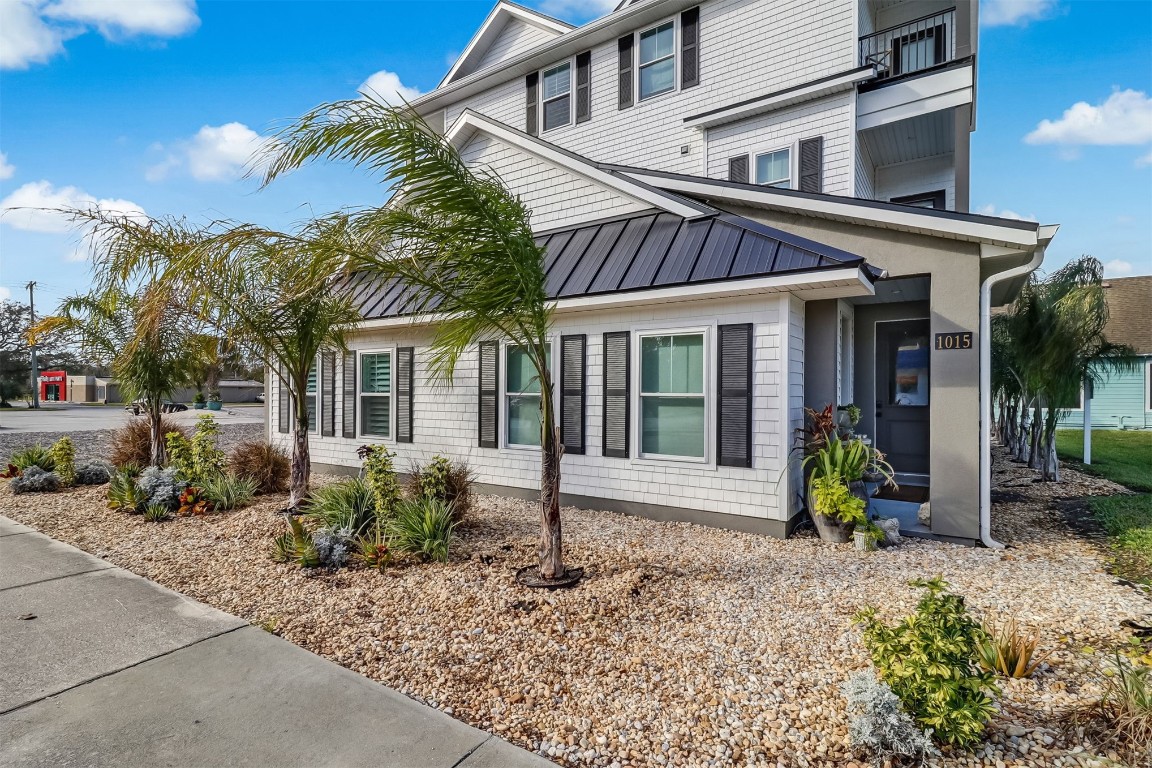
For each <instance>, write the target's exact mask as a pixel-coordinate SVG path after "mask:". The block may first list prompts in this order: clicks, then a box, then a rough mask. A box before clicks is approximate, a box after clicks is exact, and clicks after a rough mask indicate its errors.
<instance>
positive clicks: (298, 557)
mask: <svg viewBox="0 0 1152 768" xmlns="http://www.w3.org/2000/svg"><path fill="white" fill-rule="evenodd" d="M270 554H271V557H272V559H273V560H275V561H276V562H278V563H295V564H296V565H299V566H300V567H301V568H315V567H317V566H318V565H320V553H319V552H317V551H316V544H315V542H313V541H312V536H311V535H310V534H309V533H308V532H307V531H306V530H305V529H304V525H303V524H302V523H301V522H300V521H299V520H297V519H296V518H295V517H289V518H288V530H287V531H285V532H284V533H282V534H280V535H279V536H277V537H276V538H274V539H273V540H272V551H271V553H270Z"/></svg>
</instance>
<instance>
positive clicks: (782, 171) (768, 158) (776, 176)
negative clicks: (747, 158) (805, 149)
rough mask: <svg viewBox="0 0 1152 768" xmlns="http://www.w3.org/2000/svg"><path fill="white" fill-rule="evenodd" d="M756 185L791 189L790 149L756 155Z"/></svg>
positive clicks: (785, 148)
mask: <svg viewBox="0 0 1152 768" xmlns="http://www.w3.org/2000/svg"><path fill="white" fill-rule="evenodd" d="M755 173H756V183H757V184H763V185H764V186H766V187H779V188H781V189H791V188H792V148H791V147H784V148H783V149H774V150H772V151H770V152H762V153H760V154H758V155H756V169H755Z"/></svg>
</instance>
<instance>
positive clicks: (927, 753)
mask: <svg viewBox="0 0 1152 768" xmlns="http://www.w3.org/2000/svg"><path fill="white" fill-rule="evenodd" d="M841 691H842V692H843V693H844V698H846V699H847V700H848V716H849V717H850V718H852V719H851V721H850V722H849V724H848V741H849V743H850V744H851V745H852V747H853V748H855V749H857V750H860V751H862V752H864V753H865V754H867V755H868V756H869V757H870V758H871V760H872V764H873V765H876V766H882V765H884V763H886V762H889V763H897V761H898V760H900V759H902V758H910V759H912V760H916V761H919V762H921V763H922V762H923V760H924V758H926V757H931V756H934V755H938V754H939V752H938V751H937V749H936V747H935V746H933V744H932V739H931V738H930V737H929V736H928V734H926V733H924V731H923V730H921V729H920V728H918V727H916V723H914V722H912V718H911V717H909V715H908V713H907V712H905V711H904V707H903V706H902V705H901V704H900V699H899V698H897V696H896V694H894V693H892V689H891V688H889V687H888V686H887V685H885V684H884V683H882V682H880V681H879V680H877V679H876V675H874V674H873V673H872V672H870V671H867V672H859V673H857V674H855V675H853V676H852V677H850V678H848V682H846V683H845V684H844V686H843V687H842V688H841Z"/></svg>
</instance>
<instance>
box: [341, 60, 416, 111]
mask: <svg viewBox="0 0 1152 768" xmlns="http://www.w3.org/2000/svg"><path fill="white" fill-rule="evenodd" d="M356 90H357V91H359V92H360V94H361V95H363V96H366V97H369V98H371V99H374V100H376V101H382V102H384V103H385V104H390V105H392V106H396V105H398V104H403V103H404V102H405V101H413V100H415V99H416V98H417V97H419V96H420V91H419V89H416V88H412V87H410V86H407V85H404V83H402V82H400V76H399V75H398V74H396V73H395V72H389V71H388V70H386V69H382V70H380V71H379V72H377V73H375V74H373V75H372V76H370V77H369V78H368V79H367V80H365V81H364V82H363V83H361V84H360V87H359V88H357V89H356Z"/></svg>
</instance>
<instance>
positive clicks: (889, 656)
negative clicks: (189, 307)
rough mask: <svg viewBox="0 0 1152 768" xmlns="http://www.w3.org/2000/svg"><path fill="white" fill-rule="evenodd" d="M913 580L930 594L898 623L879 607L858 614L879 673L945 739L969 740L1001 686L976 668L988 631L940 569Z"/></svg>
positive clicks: (980, 730) (976, 737)
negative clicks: (878, 610) (884, 618)
mask: <svg viewBox="0 0 1152 768" xmlns="http://www.w3.org/2000/svg"><path fill="white" fill-rule="evenodd" d="M911 585H912V586H914V587H922V588H924V589H926V590H927V594H925V595H924V596H923V597H922V598H921V599H920V602H919V603H918V604H917V606H916V613H915V614H913V615H911V616H908V617H906V618H905V619H904V620H903V621H901V622H899V623H898V624H896V625H895V626H891V627H890V626H888V625H886V624H884V623H883V622H882V621H880V620H879V619H877V618H876V612H875V609H874V608H868V609H865V610H863V611H861V612H860V613H859V614H858V615H857V617H856V619H857V621H858V622H859V623H860V624H861V625H863V628H864V645H865V646H867V648H868V652H869V654H870V655H871V657H872V663H873V664H875V665H876V669H877V671H878V672H879V675H880V679H881V680H882V681H884V682H885V683H887V684H888V686H889V687H890V688H891V689H892V692H893V693H895V694H896V696H898V697H899V699H900V701H901V702H902V703H903V704H904V708H905V709H906V710H908V713H909V714H911V715H912V718H913V719H914V720H915V721H916V723H917V724H918V725H919V726H920V727H921V728H926V729H931V731H932V733H933V737H934V738H935V739H937V740H938V741H940V742H942V743H945V744H953V745H955V746H959V747H967V746H970V745H972V744H975V743H976V742H978V741H980V739H981V738H982V736H983V734H984V726H985V724H986V723H987V722H988V720H989V718H991V716H992V712H993V703H992V695H994V694H995V693H997V689H996V685H995V683H994V682H993V680H994V676H993V675H992V674H991V673H990V672H982V671H980V670H979V668H978V653H979V648H980V644H981V643H983V642H984V641H985V640H986V638H987V635H986V634H985V632H984V630H983V629H981V627H980V625H979V624H978V623H976V621H974V620H973V619H972V617H971V616H969V615H968V611H967V609H966V608H965V606H964V598H963V597H961V596H959V595H955V594H951V593H949V592H948V591H947V588H948V585H947V583H946V582H944V581H943V580H942V579H941V578H940V577H939V576H937V577H936V578H934V579H930V580H917V581H913V582H911Z"/></svg>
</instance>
